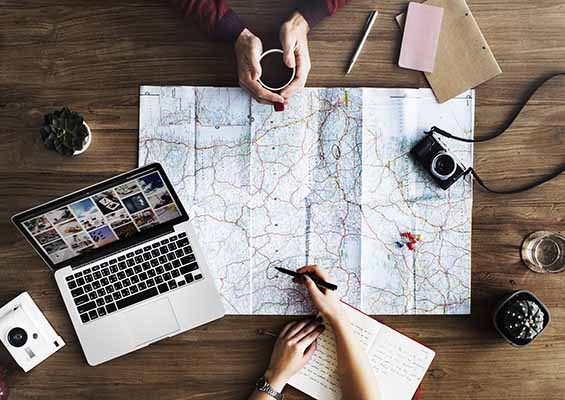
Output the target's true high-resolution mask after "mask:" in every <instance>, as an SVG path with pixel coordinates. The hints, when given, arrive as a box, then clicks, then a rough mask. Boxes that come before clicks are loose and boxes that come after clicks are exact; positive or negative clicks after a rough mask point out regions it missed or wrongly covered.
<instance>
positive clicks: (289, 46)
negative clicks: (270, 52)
mask: <svg viewBox="0 0 565 400" xmlns="http://www.w3.org/2000/svg"><path fill="white" fill-rule="evenodd" d="M281 44H282V48H283V51H284V55H283V59H284V63H285V64H286V66H287V67H288V68H294V67H296V58H295V55H294V49H295V47H296V39H295V38H291V37H290V35H284V37H283V38H282V39H281Z"/></svg>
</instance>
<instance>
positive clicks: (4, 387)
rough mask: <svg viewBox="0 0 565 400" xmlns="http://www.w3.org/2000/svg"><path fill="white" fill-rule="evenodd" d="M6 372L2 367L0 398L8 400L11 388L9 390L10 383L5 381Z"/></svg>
mask: <svg viewBox="0 0 565 400" xmlns="http://www.w3.org/2000/svg"><path fill="white" fill-rule="evenodd" d="M6 374H7V371H6V369H5V368H2V367H0V400H8V395H9V394H10V390H8V384H7V383H6V381H5V379H6Z"/></svg>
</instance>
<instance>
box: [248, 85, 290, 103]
mask: <svg viewBox="0 0 565 400" xmlns="http://www.w3.org/2000/svg"><path fill="white" fill-rule="evenodd" d="M239 84H240V85H241V86H242V87H243V88H244V89H247V91H249V93H251V95H252V96H253V97H254V98H255V100H257V101H258V102H259V103H263V104H267V103H284V102H285V100H284V98H283V97H282V96H280V95H278V94H276V93H273V92H271V91H269V90H267V89H265V88H264V87H263V86H261V84H260V83H259V82H258V81H252V80H240V81H239Z"/></svg>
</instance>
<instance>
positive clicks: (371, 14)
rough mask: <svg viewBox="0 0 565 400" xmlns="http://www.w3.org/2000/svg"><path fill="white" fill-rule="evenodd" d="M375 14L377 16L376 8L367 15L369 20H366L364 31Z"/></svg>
mask: <svg viewBox="0 0 565 400" xmlns="http://www.w3.org/2000/svg"><path fill="white" fill-rule="evenodd" d="M374 16H375V10H373V11H371V12H369V16H368V17H367V22H365V26H364V27H363V32H365V31H366V30H367V28H368V27H369V24H370V23H371V20H372V19H373V17H374Z"/></svg>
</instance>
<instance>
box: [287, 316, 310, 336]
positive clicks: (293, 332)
mask: <svg viewBox="0 0 565 400" xmlns="http://www.w3.org/2000/svg"><path fill="white" fill-rule="evenodd" d="M309 322H310V321H309V320H307V319H306V320H303V321H298V322H296V323H295V324H294V326H293V327H292V328H290V329H289V330H288V332H287V333H286V335H285V337H286V338H287V339H292V338H294V337H295V336H296V334H297V333H299V332H300V331H301V330H302V329H304V327H305V326H306V325H308V323H309Z"/></svg>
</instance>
